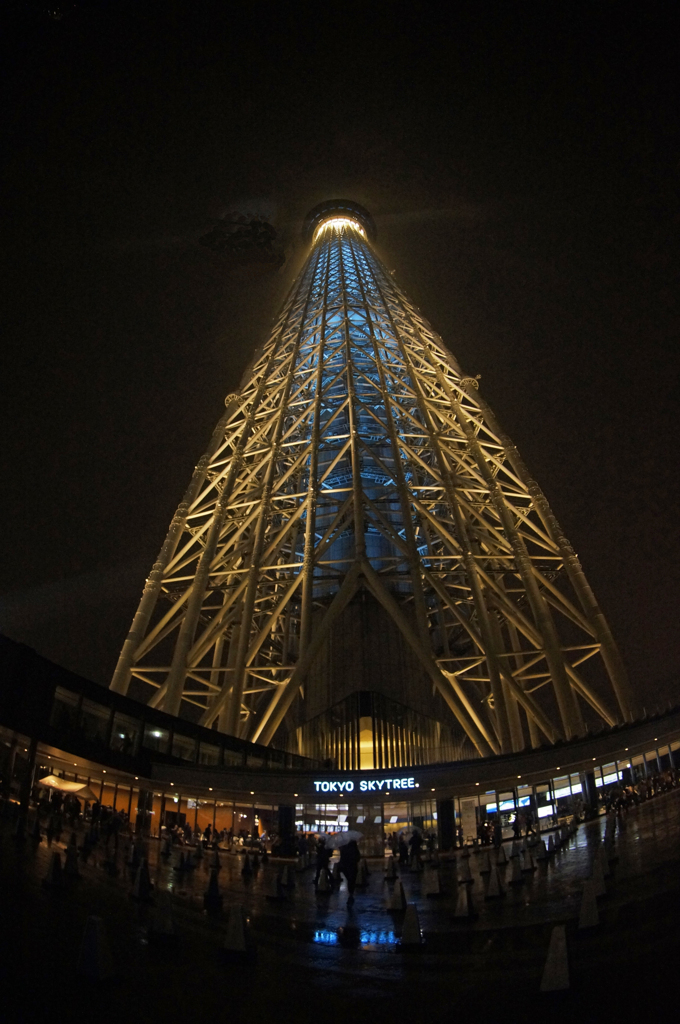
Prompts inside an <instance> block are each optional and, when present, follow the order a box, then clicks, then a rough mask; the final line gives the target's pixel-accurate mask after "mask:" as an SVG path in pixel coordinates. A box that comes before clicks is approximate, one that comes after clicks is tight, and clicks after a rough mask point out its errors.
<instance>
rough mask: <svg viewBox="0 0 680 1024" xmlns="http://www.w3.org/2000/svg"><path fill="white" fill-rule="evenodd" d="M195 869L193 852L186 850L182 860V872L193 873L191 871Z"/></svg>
mask: <svg viewBox="0 0 680 1024" xmlns="http://www.w3.org/2000/svg"><path fill="white" fill-rule="evenodd" d="M195 867H196V864H195V863H194V854H193V850H187V852H186V856H185V858H184V870H185V871H193V869H194V868H195Z"/></svg>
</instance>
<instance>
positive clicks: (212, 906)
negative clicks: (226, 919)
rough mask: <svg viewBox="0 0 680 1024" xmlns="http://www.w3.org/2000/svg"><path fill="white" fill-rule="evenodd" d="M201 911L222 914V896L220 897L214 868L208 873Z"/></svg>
mask: <svg viewBox="0 0 680 1024" xmlns="http://www.w3.org/2000/svg"><path fill="white" fill-rule="evenodd" d="M203 909H204V910H205V911H207V913H208V914H221V913H222V896H221V895H220V887H219V883H218V881H217V871H216V869H215V868H212V869H211V871H210V881H209V882H208V888H207V889H206V891H205V893H204V895H203Z"/></svg>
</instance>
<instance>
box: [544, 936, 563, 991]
mask: <svg viewBox="0 0 680 1024" xmlns="http://www.w3.org/2000/svg"><path fill="white" fill-rule="evenodd" d="M568 988H569V958H568V955H567V936H566V932H565V930H564V925H563V924H556V925H555V927H554V928H553V930H552V935H551V936H550V946H549V947H548V956H547V958H546V961H545V967H544V968H543V977H542V978H541V992H563V991H564V990H565V989H568Z"/></svg>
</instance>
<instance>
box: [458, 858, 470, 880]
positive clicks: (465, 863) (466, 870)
mask: <svg viewBox="0 0 680 1024" xmlns="http://www.w3.org/2000/svg"><path fill="white" fill-rule="evenodd" d="M458 881H459V882H461V883H462V884H463V885H471V884H472V882H473V878H472V874H471V872H470V861H469V860H462V861H459V863H458Z"/></svg>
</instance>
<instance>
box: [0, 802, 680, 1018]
mask: <svg viewBox="0 0 680 1024" xmlns="http://www.w3.org/2000/svg"><path fill="white" fill-rule="evenodd" d="M604 825H605V822H604V819H600V820H598V821H596V822H592V823H589V824H586V825H582V826H581V827H580V828H579V829H578V832H577V834H576V835H575V836H574V837H573V838H572V839H571V840H570V842H569V843H568V844H567V845H566V846H565V847H564V848H563V849H562V850H561V851H560V852H558V853H556V854H555V855H554V857H552V858H551V859H550V860H549V861H547V862H545V863H542V862H539V864H538V866H537V867H536V870H534V871H531V872H523V878H524V881H523V884H521V885H519V886H516V887H512V886H508V887H507V892H506V895H505V896H504V897H503V898H502V899H499V900H493V901H487V900H485V898H484V896H485V892H486V889H487V887H488V876H484V875H481V874H480V870H479V869H480V866H482V862H483V855H480V854H474V853H473V854H472V856H471V857H470V858H469V864H470V869H471V875H472V879H473V881H472V883H471V884H470V885H469V889H470V890H471V893H472V906H473V910H474V917H473V918H472V919H471V920H470V921H468V920H461V919H458V918H456V917H455V916H454V915H455V910H456V905H457V902H458V893H459V890H460V888H462V886H461V885H459V883H458V882H457V881H456V877H457V873H458V871H459V870H460V868H461V863H460V856H457V857H455V858H451V859H442V862H441V866H440V867H439V869H438V877H439V879H440V884H441V889H442V895H441V896H438V897H436V898H432V897H428V896H426V895H425V894H424V886H425V873H419V872H404V873H403V874H401V875H400V879H399V881H401V883H402V884H403V887H404V892H405V895H406V899H407V900H408V902H409V903H414V904H415V905H416V907H417V908H418V914H419V919H420V925H421V929H422V932H423V937H424V944H423V946H422V948H421V949H420V950H419V951H418V952H415V953H409V952H407V951H405V950H403V949H402V948H401V945H400V942H399V939H400V935H401V929H402V925H403V919H404V915H403V913H401V912H391V911H389V910H388V909H387V900H388V897H389V893H390V891H391V890H392V888H393V887H394V885H395V884H397V883H389V882H386V881H385V878H384V872H383V864H381V863H380V862H379V861H378V860H371V861H369V868H370V875H369V878H368V884H367V886H366V887H365V888H362V889H358V890H357V894H356V897H357V898H356V903H355V905H354V907H352V908H351V910H350V909H348V908H347V906H346V897H347V893H346V891H345V888H344V882H343V884H342V887H341V889H340V891H337V890H336V891H334V892H332V893H331V894H330V895H322V894H317V893H316V892H315V889H314V886H313V878H314V871H313V869H311V868H307V869H305V870H304V871H300V872H295V874H294V880H295V885H294V887H293V888H291V889H288V890H286V891H285V893H284V894H283V898H281V899H278V900H272V899H271V898H270V897H271V895H272V894H273V893H275V892H276V891H277V890H276V887H275V881H276V875H277V874H278V871H279V869H280V867H281V864H282V862H280V861H274V860H273V859H270V862H269V864H267V865H264V866H262V867H260V869H259V870H258V871H257V872H256V873H255V874H254V875H253V876H252V877H250V878H244V876H243V875H242V866H243V856H242V855H241V856H239V855H236V854H232V853H226V852H225V853H222V854H221V855H220V861H221V869H220V871H219V887H220V892H221V894H222V896H223V899H224V906H225V912H226V910H228V908H229V907H231V906H233V905H236V904H240V905H242V906H243V907H244V908H245V911H246V914H247V917H248V921H249V928H250V931H251V937H252V940H253V944H254V946H256V947H257V955H256V957H255V958H254V959H253V960H250V959H247V960H244V961H243V962H241V961H239V960H235V961H232V960H230V959H229V958H228V957H225V955H224V954H223V953H222V952H221V947H222V946H223V943H224V932H225V916H226V915H222V916H221V917H217V918H210V917H208V916H206V915H205V914H204V912H203V894H204V892H205V890H206V887H207V883H208V878H209V867H208V857H207V856H206V857H204V858H203V859H202V860H201V861H200V862H199V865H198V866H197V867H196V868H194V869H193V870H189V871H184V872H179V871H176V870H174V863H175V859H176V854H173V856H172V858H171V859H170V861H169V862H167V861H166V860H165V859H164V858H162V857H160V856H159V852H160V848H159V844H158V842H156V841H153V840H152V841H149V842H148V844H147V846H148V853H149V861H150V869H151V879H152V882H153V884H154V896H155V897H156V899H157V900H158V898H159V896H160V899H161V901H162V900H163V899H164V898H166V897H163V896H162V895H161V894H163V893H167V894H168V896H167V899H168V900H169V902H170V903H171V904H172V907H173V913H174V918H175V924H176V930H177V934H178V945H177V948H176V949H166V948H163V949H157V948H155V947H154V946H153V945H150V944H149V933H148V925H149V915H150V913H152V911H153V908H152V907H150V906H148V905H145V904H138V903H137V902H136V901H134V900H132V899H131V898H130V889H131V884H130V878H129V874H128V873H127V871H126V869H125V868H124V857H125V852H126V851H125V846H126V843H125V841H121V845H120V849H119V856H118V864H119V866H120V874H119V875H118V876H117V877H115V878H113V877H111V876H110V875H109V874H108V873H107V872H106V871H105V867H104V860H105V857H104V853H103V851H99V850H97V851H95V852H94V853H93V855H92V856H91V857H90V859H89V861H88V862H87V864H85V865H82V863H81V865H80V871H81V878H79V879H73V880H70V881H69V882H68V883H67V884H66V885H65V886H64V887H63V889H61V890H48V889H45V888H44V887H43V886H42V884H41V882H42V879H43V878H44V876H45V875H46V874H47V870H48V864H49V858H50V856H51V853H52V852H54V851H55V850H58V849H61V850H63V843H62V844H60V845H57V844H54V843H53V844H52V848H51V850H50V849H48V847H47V843H46V841H45V840H44V839H43V841H42V843H41V844H40V845H39V846H36V845H35V843H33V842H32V841H30V840H27V841H26V842H25V843H24V844H17V843H16V842H15V840H14V839H13V837H12V828H11V826H10V824H9V823H3V824H2V827H1V828H0V882H1V884H2V911H3V920H4V922H5V924H4V926H3V929H2V936H3V941H4V943H5V946H6V948H5V950H4V951H3V956H2V959H1V962H2V965H3V967H4V969H5V971H6V972H7V973H6V977H5V979H4V982H5V985H7V984H9V985H10V988H11V989H12V983H14V987H13V989H12V990H14V991H18V990H19V989H21V990H22V1000H21V1006H22V1008H23V1010H24V1011H26V1012H27V1011H28V1008H29V1007H32V1010H33V1011H35V1012H40V1010H41V1007H43V1008H47V1009H49V1006H50V1000H51V999H54V993H55V991H56V992H58V1005H60V1006H65V1005H66V1004H68V1005H69V1006H70V1009H71V1011H72V1012H74V1013H76V1012H79V1011H80V1010H81V1009H82V1008H83V1006H85V1005H86V1002H87V1000H88V999H89V1000H92V999H95V1000H96V1004H97V1014H98V1016H99V1018H100V1019H108V1017H107V1015H108V1014H110V1015H111V1019H114V1018H115V1019H120V1015H121V1014H124V1015H125V1017H126V1019H127V1020H137V1019H139V1020H141V1019H144V1018H145V1017H146V1016H147V1015H149V1014H151V1013H153V1014H154V1016H155V1015H157V1014H158V1013H166V1014H169V1015H171V1016H172V1015H174V1014H176V1012H177V1010H178V1008H179V1007H181V1009H182V1015H184V1014H185V1012H186V1010H188V1009H189V1008H193V1007H195V1008H196V1009H197V1011H198V1010H201V1011H202V1012H203V1013H208V1014H210V1015H214V1014H216V1013H218V1014H220V1015H226V1016H227V1017H229V1016H231V1015H232V1013H233V1012H235V1011H237V1010H238V1012H239V1013H246V1014H248V1013H249V1012H251V1011H252V1012H253V1013H257V1014H258V1015H261V1014H263V1013H264V1014H266V1015H270V1014H273V1013H275V1014H277V1015H279V1016H280V1015H281V1014H285V1016H286V1018H288V1017H290V1016H291V1015H292V1016H294V1017H295V1018H296V1019H298V1020H307V1019H309V1020H312V1019H314V1020H316V1019H317V1017H318V1016H319V1015H324V1014H325V1013H326V1012H328V1011H329V1010H330V1009H331V1008H332V1007H342V1006H355V1007H356V1006H358V1005H359V1003H357V1001H358V1000H359V1001H360V1005H361V1006H363V1007H365V1008H366V1009H368V1008H370V1007H371V1006H375V1007H380V1008H382V1009H383V1010H387V1009H388V1008H389V1010H390V1012H392V1010H394V1012H396V1013H397V1014H400V1013H401V1012H402V1011H404V1012H406V1007H407V1006H408V1005H409V1001H410V1005H411V1006H412V1007H413V1005H414V1004H413V1000H414V999H415V1000H416V1001H417V1005H419V1006H422V1007H423V1009H428V1008H429V1009H428V1012H435V1011H437V1012H438V1011H439V1010H441V1011H442V1012H445V1011H447V1010H449V1009H450V1010H451V1012H452V1013H454V1010H455V1013H454V1015H455V1016H456V1017H457V1018H458V1019H468V1017H469V1019H477V1015H476V1014H475V1013H473V1006H474V1005H475V1004H476V1001H477V1000H483V1001H484V1002H486V1001H487V1000H490V999H492V1000H494V1001H495V1005H497V1006H500V1005H501V1003H502V1004H503V1006H504V1012H503V1017H504V1019H508V1020H515V1019H516V1020H524V1019H527V1020H528V1019H531V1018H533V1016H534V1015H535V1012H536V1010H537V1008H539V1007H540V1006H541V1005H545V1006H546V1008H549V1010H550V1015H551V1019H552V1020H556V1019H561V1017H560V1014H562V1013H563V1012H564V1013H565V1014H567V1010H569V1014H573V1013H574V1012H576V1011H580V1010H581V1009H582V1010H583V1011H584V1012H586V1011H587V1010H588V1008H590V1011H589V1012H592V1011H593V1010H594V1008H595V1007H596V1006H599V1005H600V1003H602V1005H603V1006H605V1005H606V1007H607V1012H612V1011H613V1010H614V1009H615V1010H616V1013H617V1014H618V1019H629V1017H628V1016H627V1015H628V1014H631V1016H630V1019H639V1014H640V1013H642V1014H643V1016H644V1012H645V1010H647V1011H648V1010H649V1009H650V1007H653V1006H654V1005H655V1003H656V1002H657V1001H661V1000H662V999H665V998H667V995H668V992H669V991H670V989H669V986H671V987H672V986H674V985H675V972H676V968H675V966H674V963H675V962H676V961H677V956H678V952H680V949H679V942H678V936H677V932H678V929H677V924H676V922H677V919H678V913H679V912H680V865H679V864H678V861H679V860H680V790H673V791H671V792H670V793H668V794H666V795H663V796H660V797H657V798H656V799H654V800H652V801H649V802H647V803H645V804H643V805H641V806H640V807H638V808H635V809H633V810H632V811H631V812H630V813H629V814H628V816H627V818H626V819H625V820H624V821H623V822H622V823H621V825H620V827H617V829H616V836H615V842H614V849H615V853H616V856H617V859H616V861H615V862H614V864H613V875H612V877H611V878H609V879H607V890H608V891H607V895H606V896H605V897H603V898H601V899H600V900H599V908H600V915H601V924H600V926H599V927H598V928H597V929H595V930H594V931H592V932H587V933H586V932H578V931H577V929H576V917H577V915H578V910H579V905H580V899H581V892H582V887H583V882H584V880H585V879H586V878H587V877H588V876H589V875H590V873H591V870H592V862H593V858H594V857H595V856H596V855H597V851H598V850H599V849H600V848H601V845H602V836H603V833H604ZM63 838H68V836H67V835H65V836H64V837H63ZM505 845H506V849H507V848H508V844H505ZM492 859H493V854H492ZM288 863H290V865H291V866H293V862H292V861H291V862H288ZM504 871H505V869H503V872H504ZM91 913H96V914H99V915H101V917H102V918H103V919H104V922H105V925H106V928H107V931H108V934H109V940H110V944H111V947H112V952H113V958H114V961H115V963H116V968H117V976H116V979H115V981H114V982H113V983H111V984H110V985H109V987H108V988H107V989H106V990H105V992H104V990H99V989H97V990H96V992H93V991H92V990H90V989H89V988H88V986H87V985H84V984H83V982H82V981H79V980H78V979H77V975H76V973H75V965H76V962H77V957H78V951H79V948H80V944H81V940H82V935H83V930H84V926H85V921H86V919H87V916H88V914H91ZM555 923H566V925H567V934H568V942H569V958H570V968H571V977H572V985H571V990H570V991H569V992H568V993H560V994H559V999H558V998H557V994H555V995H553V996H548V995H541V996H539V994H538V988H539V983H540V978H541V973H542V970H543V965H544V962H545V957H546V951H547V948H548V943H549V940H550V933H551V929H552V927H553V925H554V924H555ZM643 980H644V986H643V987H641V982H642V981H643ZM36 982H38V984H36ZM5 991H8V990H7V989H5ZM513 993H514V994H513ZM516 993H522V996H521V997H517V996H516ZM528 994H530V999H529V1000H528V1001H527V998H526V997H527V995H528ZM643 994H645V995H644V999H643ZM65 1000H66V1003H65V1002H64V1001H65ZM404 1000H406V1002H404ZM499 1000H500V1001H501V1003H499ZM537 1000H538V1002H537ZM541 1000H542V1001H543V1002H542V1003H541ZM659 1005H660V1003H659ZM634 1011H635V1014H638V1016H634ZM26 1019H28V1016H26ZM359 1019H361V1017H360V1018H359ZM565 1019H566V1016H565ZM589 1019H596V1018H589Z"/></svg>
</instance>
